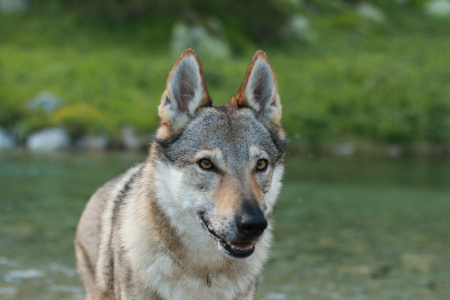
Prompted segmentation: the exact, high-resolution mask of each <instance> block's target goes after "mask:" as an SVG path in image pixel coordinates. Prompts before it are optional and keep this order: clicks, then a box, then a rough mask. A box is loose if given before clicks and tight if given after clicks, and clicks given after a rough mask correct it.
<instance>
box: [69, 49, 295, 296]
mask: <svg viewBox="0 0 450 300" xmlns="http://www.w3.org/2000/svg"><path fill="white" fill-rule="evenodd" d="M158 114H159V118H160V121H161V124H160V127H159V128H158V130H157V132H156V134H155V136H154V138H153V141H152V142H151V144H150V149H149V155H148V157H147V159H146V161H145V162H143V163H141V164H139V165H137V166H135V167H133V168H131V169H129V170H128V171H126V172H125V173H123V174H122V175H120V176H118V177H116V178H115V179H113V180H111V181H109V182H108V183H106V184H105V185H104V186H102V187H101V188H99V189H98V190H97V192H96V193H95V194H94V195H93V196H92V197H91V199H90V200H89V202H88V204H87V206H86V208H85V210H84V212H83V214H82V216H81V220H80V223H79V225H78V229H77V235H76V239H75V251H76V257H77V265H78V270H79V273H80V274H81V278H82V280H83V282H84V286H85V288H86V299H170V300H173V299H254V297H255V293H256V287H257V283H258V278H259V273H260V272H261V269H262V266H263V264H264V263H265V261H266V260H267V257H268V249H269V247H270V243H271V232H270V231H271V217H272V214H273V210H274V207H275V202H276V199H277V197H278V194H279V192H280V188H281V177H282V175H283V171H284V158H285V153H286V144H287V139H286V135H285V132H284V131H283V129H282V127H281V124H280V121H281V103H280V98H279V96H278V92H277V84H276V77H275V73H274V71H273V68H272V66H271V64H270V62H269V60H268V58H267V56H266V55H265V53H264V52H262V51H258V52H256V54H255V56H254V57H253V60H252V62H251V64H250V66H249V68H248V70H247V74H246V76H245V79H244V82H243V84H242V87H241V88H240V90H239V91H238V93H237V94H236V95H235V96H234V97H232V98H231V100H230V102H229V103H227V104H224V105H220V106H213V105H212V100H211V98H210V96H209V94H208V90H207V88H206V85H205V81H204V78H203V71H202V68H201V66H200V62H199V60H198V58H197V55H196V54H195V52H194V51H193V50H191V49H187V50H186V51H184V52H183V53H182V54H181V56H180V58H179V59H178V60H177V61H176V63H175V65H174V66H173V68H172V70H171V72H170V74H169V77H168V79H167V85H166V90H165V91H164V93H163V95H162V98H161V103H160V105H159V107H158Z"/></svg>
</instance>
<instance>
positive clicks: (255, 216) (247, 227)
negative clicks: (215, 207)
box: [236, 203, 267, 239]
mask: <svg viewBox="0 0 450 300" xmlns="http://www.w3.org/2000/svg"><path fill="white" fill-rule="evenodd" d="M236 226H237V228H238V230H239V232H240V234H242V236H243V238H246V239H252V238H255V237H258V236H260V235H261V234H262V233H263V231H264V229H266V228H267V220H266V218H265V217H264V214H263V212H262V211H261V209H260V208H259V207H258V205H257V204H256V203H255V204H247V205H244V206H243V207H242V210H241V213H240V214H239V215H238V216H236Z"/></svg>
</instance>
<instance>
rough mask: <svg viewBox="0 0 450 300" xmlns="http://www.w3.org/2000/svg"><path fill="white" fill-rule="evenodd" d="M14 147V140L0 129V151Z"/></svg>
mask: <svg viewBox="0 0 450 300" xmlns="http://www.w3.org/2000/svg"><path fill="white" fill-rule="evenodd" d="M15 146H16V139H15V138H14V136H13V135H12V134H9V133H8V132H7V131H6V130H5V129H3V128H1V127H0V149H11V148H14V147H15Z"/></svg>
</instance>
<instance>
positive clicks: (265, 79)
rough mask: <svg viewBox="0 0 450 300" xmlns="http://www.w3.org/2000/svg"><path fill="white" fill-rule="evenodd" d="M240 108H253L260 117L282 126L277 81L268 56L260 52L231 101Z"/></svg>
mask: <svg viewBox="0 0 450 300" xmlns="http://www.w3.org/2000/svg"><path fill="white" fill-rule="evenodd" d="M231 104H233V105H236V106H238V107H249V108H252V109H253V110H254V111H255V112H256V113H257V114H258V115H259V116H260V117H262V118H263V119H265V120H268V121H270V122H272V123H274V124H275V125H280V121H281V102H280V97H279V96H278V91H277V79H276V76H275V72H274V71H273V68H272V65H271V64H270V62H269V59H268V58H267V56H266V54H265V53H264V52H263V51H261V50H259V51H257V52H256V54H255V56H254V57H253V59H252V62H251V63H250V66H249V67H248V70H247V74H246V75H245V79H244V83H243V84H242V86H241V89H240V90H239V92H238V93H237V95H236V96H234V97H233V98H232V99H231Z"/></svg>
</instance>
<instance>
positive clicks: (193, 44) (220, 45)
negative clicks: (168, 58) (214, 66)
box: [170, 23, 231, 58]
mask: <svg viewBox="0 0 450 300" xmlns="http://www.w3.org/2000/svg"><path fill="white" fill-rule="evenodd" d="M170 48H171V52H172V54H173V55H174V56H178V55H180V53H182V52H183V51H184V50H185V49H187V48H192V49H194V50H195V51H196V52H197V53H199V54H200V53H201V54H202V55H205V56H209V57H213V58H224V57H229V56H230V55H231V50H230V46H229V45H228V43H227V41H225V40H223V39H221V38H219V37H216V36H213V35H212V34H210V33H209V32H208V30H207V29H206V28H205V27H203V26H200V25H193V26H190V25H186V24H185V23H176V24H175V25H174V27H173V29H172V38H171V43H170Z"/></svg>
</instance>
